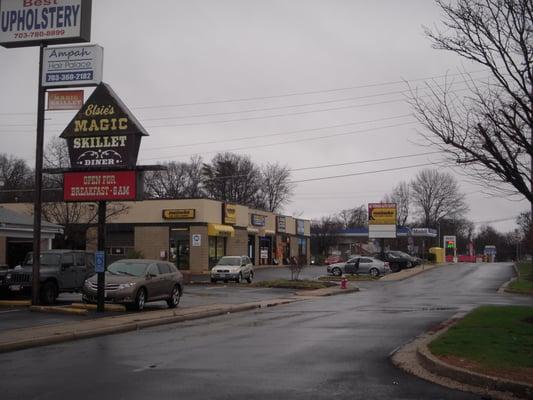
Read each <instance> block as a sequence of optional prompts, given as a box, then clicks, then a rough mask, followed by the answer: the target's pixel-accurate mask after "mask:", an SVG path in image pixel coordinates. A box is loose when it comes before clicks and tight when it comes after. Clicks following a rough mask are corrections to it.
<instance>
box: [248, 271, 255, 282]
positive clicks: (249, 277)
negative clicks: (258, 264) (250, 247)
mask: <svg viewBox="0 0 533 400" xmlns="http://www.w3.org/2000/svg"><path fill="white" fill-rule="evenodd" d="M253 280H254V273H253V271H250V275H248V278H246V282H248V283H252V281H253Z"/></svg>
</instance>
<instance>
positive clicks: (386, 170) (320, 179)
mask: <svg viewBox="0 0 533 400" xmlns="http://www.w3.org/2000/svg"><path fill="white" fill-rule="evenodd" d="M435 164H436V163H434V162H431V163H424V164H415V165H407V166H405V167H395V168H385V169H378V170H375V171H365V172H356V173H352V174H344V175H333V176H323V177H320V178H309V179H301V180H298V181H291V182H290V183H303V182H312V181H322V180H328V179H338V178H346V177H349V176H360V175H370V174H377V173H380V172H390V171H399V170H403V169H409V168H418V167H426V166H429V165H435Z"/></svg>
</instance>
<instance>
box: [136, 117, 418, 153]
mask: <svg viewBox="0 0 533 400" xmlns="http://www.w3.org/2000/svg"><path fill="white" fill-rule="evenodd" d="M411 116H412V114H402V115H396V116H393V117H386V118H378V119H370V120H366V121H357V122H348V123H345V124H336V125H327V126H321V127H318V128H308V129H297V130H292V131H285V132H278V133H268V134H263V135H254V136H241V137H238V138H232V139H221V140H211V141H205V142H196V143H187V144H177V145H172V146H159V147H147V148H143V150H144V151H152V150H162V149H169V148H177V147H192V146H203V145H209V144H219V143H226V142H235V141H241V140H251V139H262V138H265V137H273V136H284V135H293V134H296V133H303V132H312V131H320V130H324V129H330V128H342V127H345V126H351V125H360V124H367V123H371V122H381V121H388V120H391V119H398V118H405V117H411Z"/></svg>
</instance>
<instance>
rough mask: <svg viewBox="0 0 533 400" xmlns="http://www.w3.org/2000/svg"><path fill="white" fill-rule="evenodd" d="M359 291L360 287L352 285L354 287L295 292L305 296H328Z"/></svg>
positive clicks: (297, 294)
mask: <svg viewBox="0 0 533 400" xmlns="http://www.w3.org/2000/svg"><path fill="white" fill-rule="evenodd" d="M358 291H359V288H358V287H352V288H347V289H339V288H325V289H316V290H299V291H297V292H295V293H294V294H295V295H296V296H303V297H328V296H336V295H339V294H348V293H355V292H358Z"/></svg>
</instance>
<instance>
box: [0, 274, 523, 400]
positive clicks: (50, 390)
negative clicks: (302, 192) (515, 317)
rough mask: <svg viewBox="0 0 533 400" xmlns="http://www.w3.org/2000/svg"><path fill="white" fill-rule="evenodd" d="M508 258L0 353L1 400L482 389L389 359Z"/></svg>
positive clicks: (503, 299)
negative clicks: (428, 378) (448, 384)
mask: <svg viewBox="0 0 533 400" xmlns="http://www.w3.org/2000/svg"><path fill="white" fill-rule="evenodd" d="M511 274H512V272H511V266H510V265H509V264H462V265H455V266H447V267H443V268H437V269H434V270H431V271H428V272H426V273H424V274H421V275H418V276H416V277H413V278H411V279H408V280H405V281H400V282H380V283H378V284H377V285H375V286H372V287H370V288H368V289H366V290H364V291H361V292H359V293H354V294H348V295H342V296H333V297H329V298H319V299H316V300H310V301H303V302H298V303H293V304H290V305H285V306H279V307H274V308H267V309H261V310H257V311H250V312H245V313H239V314H234V315H226V316H222V317H217V318H211V319H206V320H199V321H193V322H190V323H181V324H174V325H166V326H161V327H156V328H151V329H146V330H140V331H137V332H130V333H125V334H120V335H111V336H104V337H98V338H94V339H87V340H83V341H77V342H69V343H64V344H60V345H52V346H47V347H43V348H35V349H28V350H23V351H18V352H13V353H7V354H1V355H0V363H1V365H3V366H4V368H3V371H2V374H0V387H1V388H2V399H6V400H7V399H54V400H55V399H58V398H61V399H70V398H72V399H86V398H87V399H89V398H90V399H95V398H96V399H113V400H118V399H170V398H173V399H178V398H181V399H246V400H249V399H306V400H309V399H331V398H341V399H348V398H349V399H480V397H479V396H475V395H471V394H467V393H462V392H457V391H452V390H449V389H446V388H442V387H440V386H436V385H433V384H431V383H428V382H425V381H423V380H420V379H418V378H415V377H413V376H411V375H407V374H405V373H404V372H402V371H400V370H398V369H396V368H395V367H393V366H392V365H391V364H390V362H389V360H388V355H389V353H390V352H391V351H392V350H393V349H395V348H396V347H397V346H400V345H401V344H403V343H405V342H407V341H408V340H410V339H411V338H412V337H414V336H416V335H418V334H420V333H421V332H422V331H424V330H426V329H428V328H430V327H432V326H433V325H435V324H437V323H439V322H441V321H443V320H445V319H447V318H449V317H451V316H452V315H453V314H455V313H456V312H458V311H459V310H468V309H470V308H472V307H474V306H476V305H479V304H488V303H490V304H511V303H515V304H529V305H533V301H532V300H531V298H527V297H519V296H512V295H508V294H497V293H496V290H497V289H498V287H499V286H500V285H501V284H502V283H503V282H505V281H506V280H508V278H509V277H510V276H511Z"/></svg>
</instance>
